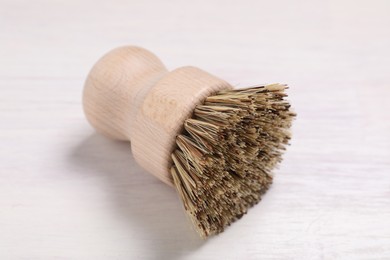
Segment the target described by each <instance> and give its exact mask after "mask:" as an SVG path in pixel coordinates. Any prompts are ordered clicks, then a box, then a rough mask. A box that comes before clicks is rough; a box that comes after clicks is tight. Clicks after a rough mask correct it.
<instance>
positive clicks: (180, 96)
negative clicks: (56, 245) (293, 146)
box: [83, 46, 295, 238]
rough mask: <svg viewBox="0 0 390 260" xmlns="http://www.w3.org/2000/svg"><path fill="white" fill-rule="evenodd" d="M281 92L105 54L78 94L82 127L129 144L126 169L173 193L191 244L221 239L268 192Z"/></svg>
mask: <svg viewBox="0 0 390 260" xmlns="http://www.w3.org/2000/svg"><path fill="white" fill-rule="evenodd" d="M286 89H287V86H286V85H282V84H270V85H260V86H255V87H250V88H244V89H233V87H232V86H231V85H230V84H229V83H227V82H226V81H224V80H221V79H219V78H217V77H215V76H213V75H211V74H209V73H207V72H205V71H203V70H200V69H198V68H195V67H190V66H187V67H181V68H178V69H176V70H173V71H171V72H168V70H167V69H166V68H165V66H164V65H163V64H162V62H161V61H160V60H159V59H158V58H157V57H156V56H155V55H154V54H152V53H151V52H149V51H147V50H145V49H143V48H140V47H134V46H125V47H120V48H117V49H114V50H112V51H111V52H109V53H108V54H106V55H105V56H103V57H102V58H101V59H100V60H99V61H98V62H97V63H96V64H95V65H94V67H93V68H92V70H91V71H90V73H89V75H88V78H87V80H86V83H85V87H84V95H83V104H84V111H85V114H86V117H87V119H88V121H89V122H90V123H91V124H92V125H93V126H94V127H95V128H96V130H97V131H98V132H101V133H103V134H104V135H106V136H109V137H111V138H114V139H118V140H127V141H129V140H130V141H131V150H132V154H133V156H134V158H135V160H136V161H137V162H138V164H139V165H141V166H142V167H143V168H144V169H145V170H146V171H148V172H150V173H152V174H153V175H155V176H156V177H157V178H159V179H160V180H161V181H163V182H165V183H166V184H169V185H171V186H174V187H175V188H176V190H177V192H178V194H179V196H180V198H181V200H182V202H183V205H184V209H185V211H186V212H187V215H188V216H189V218H190V219H191V221H192V223H193V225H194V227H195V229H196V230H197V231H198V233H199V234H200V236H201V237H203V238H204V237H207V236H210V235H213V234H217V233H220V232H222V231H223V230H224V229H225V228H226V227H227V226H228V225H230V224H231V223H232V222H234V221H235V220H237V219H239V218H241V217H242V216H243V215H244V214H245V213H246V212H247V210H248V209H249V208H250V207H252V206H253V205H255V204H256V203H258V202H259V201H260V199H261V196H262V194H264V193H265V192H266V191H267V189H268V188H269V187H270V185H271V183H272V176H273V175H272V170H273V169H274V167H275V166H276V165H277V164H278V163H279V162H280V161H281V156H282V152H283V151H284V150H285V146H286V145H287V144H288V141H289V139H290V132H289V129H290V127H291V121H292V119H293V118H294V116H295V114H294V112H292V111H291V109H290V104H289V102H288V101H286V100H285V97H286V96H287V95H286V93H285V90H286Z"/></svg>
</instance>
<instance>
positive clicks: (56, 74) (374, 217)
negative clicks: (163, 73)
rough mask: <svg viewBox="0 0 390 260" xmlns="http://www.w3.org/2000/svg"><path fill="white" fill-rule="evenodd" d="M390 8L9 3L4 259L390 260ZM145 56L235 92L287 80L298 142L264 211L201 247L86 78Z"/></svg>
mask: <svg viewBox="0 0 390 260" xmlns="http://www.w3.org/2000/svg"><path fill="white" fill-rule="evenodd" d="M389 13H390V2H389V1H387V0H383V1H352V0H351V1H345V0H344V1H340V0H332V1H320V0H314V1H303V0H302V1H255V0H254V1H222V0H221V1H191V2H190V1H137V2H136V1H92V0H87V1H48V0H45V1H44V0H36V1H27V0H25V1H23V0H20V1H15V0H0V259H5V260H8V259H44V260H49V259H50V260H51V259H83V260H84V259H93V260H95V259H390V15H389ZM124 44H136V45H140V46H144V47H146V48H148V49H150V50H152V51H154V52H155V53H156V54H158V55H159V56H160V57H161V58H162V60H163V61H165V63H166V64H167V66H168V67H169V68H171V69H173V68H176V67H178V66H181V65H187V64H190V65H195V66H198V67H201V68H203V69H205V70H208V71H210V72H211V73H213V74H216V75H218V76H220V77H222V78H224V79H226V80H228V81H230V82H231V83H232V84H234V85H237V86H247V85H254V84H257V83H272V82H282V83H288V84H289V85H290V86H291V88H290V90H289V93H290V100H291V101H292V104H293V106H294V108H295V110H296V111H297V113H298V118H297V120H296V121H295V124H294V128H293V132H294V136H293V140H292V145H291V147H289V149H288V152H287V153H286V155H285V160H284V162H283V163H282V165H281V167H280V168H279V169H278V170H277V171H276V177H275V181H274V184H273V186H272V189H271V190H270V191H269V192H268V193H267V195H266V196H265V197H264V199H263V201H262V202H261V203H260V204H259V205H257V206H256V207H254V208H253V209H251V210H250V211H249V213H248V214H247V215H246V216H244V217H243V218H242V219H241V220H240V221H238V222H237V223H235V224H234V225H232V226H231V227H229V228H228V229H227V230H226V232H224V233H223V234H221V235H219V236H217V237H213V238H211V239H209V240H207V241H201V240H199V239H198V238H197V235H196V234H195V233H194V232H193V231H192V230H191V226H190V224H189V223H188V221H187V219H186V217H185V215H184V213H183V210H182V206H181V204H180V201H179V199H178V197H177V195H176V193H175V191H174V190H173V189H171V188H170V187H167V186H165V185H164V184H162V183H160V182H159V181H158V180H156V179H154V178H153V177H152V176H150V175H148V174H147V173H145V172H144V171H143V170H142V169H141V168H140V167H138V166H137V165H136V164H135V162H134V160H133V159H132V157H131V152H130V149H129V144H128V143H119V142H113V141H111V140H108V139H105V138H104V137H101V136H100V135H98V134H95V133H94V131H93V130H92V128H91V127H90V126H89V125H88V124H87V122H86V120H85V118H84V115H83V112H82V108H81V92H82V87H83V82H84V79H85V77H86V74H87V73H88V71H89V69H90V68H91V66H92V65H93V63H94V62H95V61H96V59H97V58H99V57H100V56H101V55H102V54H103V53H105V52H106V51H108V50H110V49H111V48H113V47H116V46H120V45H124Z"/></svg>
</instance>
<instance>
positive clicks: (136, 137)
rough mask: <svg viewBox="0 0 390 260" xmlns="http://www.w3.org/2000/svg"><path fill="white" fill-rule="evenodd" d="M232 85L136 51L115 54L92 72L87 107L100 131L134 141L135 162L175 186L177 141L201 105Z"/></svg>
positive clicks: (86, 93) (87, 84) (86, 92)
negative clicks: (171, 67) (168, 65)
mask: <svg viewBox="0 0 390 260" xmlns="http://www.w3.org/2000/svg"><path fill="white" fill-rule="evenodd" d="M222 89H231V86H230V85H229V84H228V83H227V82H225V81H224V80H221V79H219V78H217V77H215V76H213V75H211V74H209V73H207V72H205V71H202V70H200V69H198V68H195V67H181V68H178V69H176V70H174V71H172V72H168V70H167V69H166V68H165V66H164V65H163V64H162V62H161V61H160V60H159V59H158V58H157V57H156V56H155V55H154V54H152V53H151V52H149V51H147V50H145V49H143V48H139V47H134V46H125V47H120V48H117V49H114V50H112V51H111V52H109V53H108V54H106V55H105V56H104V57H102V58H101V59H100V60H99V61H98V62H97V63H96V64H95V65H94V67H93V68H92V70H91V72H90V73H89V75H88V78H87V80H86V82H85V87H84V95H83V105H84V111H85V114H86V116H87V119H88V121H89V122H90V123H91V125H93V126H94V127H95V128H96V130H97V131H99V132H101V133H103V134H105V135H107V136H109V137H111V138H114V139H119V140H130V141H131V149H132V153H133V156H134V158H135V159H136V161H137V162H138V163H139V164H140V165H141V166H142V167H143V168H144V169H145V170H147V171H148V172H150V173H152V174H154V175H155V176H156V177H158V178H159V179H160V180H162V181H163V182H165V183H167V184H172V178H171V176H170V172H169V168H170V167H171V165H172V160H171V153H172V152H173V150H174V148H175V139H176V136H177V135H178V134H180V132H181V131H182V128H183V123H184V120H185V119H187V118H189V117H191V114H192V111H193V110H194V108H195V106H196V105H197V104H200V103H202V102H203V100H204V99H205V98H206V97H207V96H209V95H211V94H213V93H215V92H218V91H219V90H222Z"/></svg>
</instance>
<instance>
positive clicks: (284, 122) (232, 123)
mask: <svg viewBox="0 0 390 260" xmlns="http://www.w3.org/2000/svg"><path fill="white" fill-rule="evenodd" d="M286 88H287V86H286V85H281V84H272V85H266V86H257V87H252V88H247V89H239V90H226V91H220V92H218V93H217V94H216V95H213V96H210V97H208V98H207V99H206V100H205V101H204V103H203V104H202V105H198V106H197V107H196V108H195V110H194V113H193V116H192V118H191V119H187V120H186V121H185V123H184V128H185V131H184V133H183V134H182V135H179V136H178V137H177V138H176V143H177V149H176V150H175V151H174V152H173V153H172V159H173V162H174V163H173V166H172V168H171V174H172V177H173V180H174V183H175V186H176V189H177V190H178V192H179V194H180V196H181V199H182V201H183V204H184V207H185V210H186V211H187V213H188V215H189V216H190V218H191V220H192V222H193V223H194V225H195V227H196V228H197V231H198V232H199V234H200V235H201V236H202V237H207V236H209V235H212V234H217V233H220V232H222V231H223V230H224V228H225V227H226V226H228V225H229V224H230V223H232V222H233V221H235V220H236V219H238V218H240V217H241V216H242V215H243V214H245V213H246V212H247V210H248V208H250V207H251V206H253V205H254V204H256V203H258V202H259V201H260V199H261V195H262V194H263V193H264V192H265V191H266V190H267V189H268V188H269V186H270V184H271V183H272V174H271V171H272V169H273V168H274V167H275V165H276V164H277V163H278V162H280V161H281V155H282V152H283V150H285V145H286V144H287V143H288V141H289V139H290V133H289V128H290V126H291V121H292V119H293V117H294V116H295V114H294V113H293V112H291V111H290V104H289V103H288V101H286V100H284V97H286V96H287V95H286V94H285V93H284V90H285V89H286Z"/></svg>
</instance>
